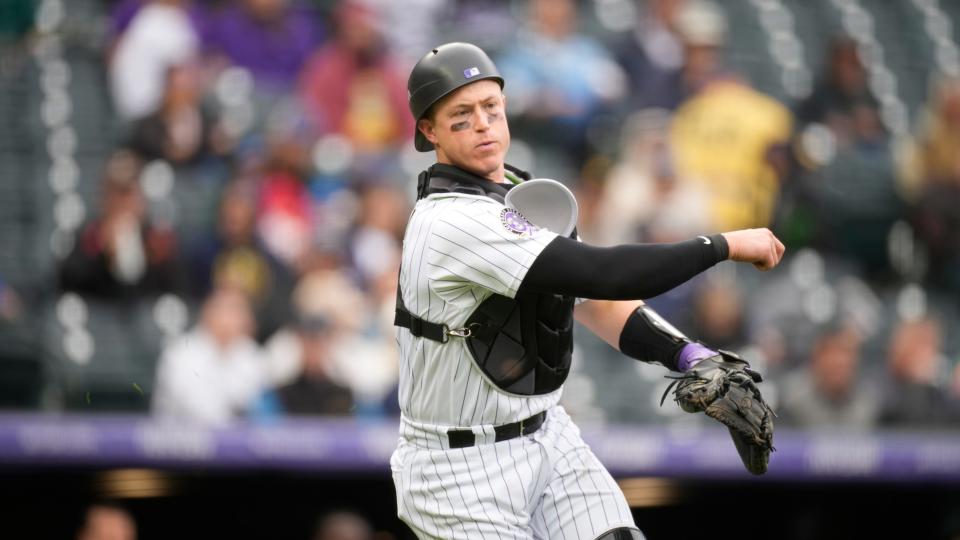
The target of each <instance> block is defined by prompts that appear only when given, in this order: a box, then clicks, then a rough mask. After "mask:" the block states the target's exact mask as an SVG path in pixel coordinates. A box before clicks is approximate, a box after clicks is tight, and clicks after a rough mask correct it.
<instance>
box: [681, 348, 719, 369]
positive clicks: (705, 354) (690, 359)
mask: <svg viewBox="0 0 960 540" xmlns="http://www.w3.org/2000/svg"><path fill="white" fill-rule="evenodd" d="M717 354H718V353H717V351H714V350H711V349H708V348H706V347H704V346H703V345H701V344H699V343H687V344H686V345H684V346H683V348H682V349H680V355H679V356H678V357H677V367H679V368H680V371H689V370H690V368H692V367H693V366H695V365H697V364H699V363H700V361H701V360H705V359H707V358H710V357H711V356H716V355H717Z"/></svg>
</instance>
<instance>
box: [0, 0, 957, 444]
mask: <svg viewBox="0 0 960 540" xmlns="http://www.w3.org/2000/svg"><path fill="white" fill-rule="evenodd" d="M408 4H411V3H407V2H389V1H386V0H382V1H376V0H339V1H337V0H325V1H324V0H315V1H312V2H308V1H298V0H236V1H225V0H192V1H191V0H116V1H113V2H104V13H106V14H107V15H108V17H109V30H108V31H107V32H105V34H106V35H105V36H104V43H103V46H102V53H103V56H102V66H103V73H104V79H105V81H106V84H105V85H104V86H105V89H106V90H107V91H108V95H109V99H110V103H111V106H112V108H113V111H114V113H115V114H116V115H117V117H118V118H121V119H122V123H121V129H120V130H118V132H117V133H116V134H115V138H116V141H117V142H116V145H115V150H114V151H112V152H111V153H110V155H109V156H107V157H106V158H105V159H104V161H103V163H102V164H101V165H100V166H99V168H98V170H99V171H100V175H99V178H93V177H89V178H86V177H85V178H83V179H82V180H81V181H82V182H86V183H98V185H99V187H98V189H97V190H96V191H97V193H98V194H99V195H98V196H99V200H98V201H97V202H96V203H95V204H94V205H92V209H91V211H90V212H88V218H87V219H86V220H84V222H83V223H80V224H78V225H77V226H76V228H75V230H74V231H72V233H71V234H72V236H73V238H72V241H70V242H69V243H68V244H67V246H68V249H65V250H63V253H62V254H60V255H58V261H57V268H58V271H57V274H58V275H57V279H58V283H56V284H50V285H49V286H50V287H51V288H53V287H57V288H58V290H59V291H60V292H70V293H75V294H76V295H78V297H79V298H82V299H84V300H85V301H87V302H91V303H97V304H114V305H123V304H126V303H130V302H137V301H140V300H143V299H155V298H160V297H162V298H167V299H170V298H173V299H175V300H176V302H178V303H180V304H182V305H183V306H185V309H186V310H187V312H188V313H189V320H190V321H191V324H190V327H189V328H181V329H179V330H176V329H174V331H170V332H169V333H168V334H165V336H164V340H163V341H162V343H161V347H160V348H159V350H158V355H157V357H156V358H155V371H154V373H155V375H154V377H153V381H152V383H150V384H146V383H144V386H145V387H146V388H147V397H148V398H149V408H150V410H151V412H152V413H153V414H155V415H157V416H160V417H165V418H175V419H181V420H193V421H197V422H202V423H206V424H210V425H219V424H223V423H226V422H229V421H232V420H235V419H238V418H252V419H255V420H257V421H270V420H271V419H275V418H278V417H282V416H284V415H294V414H314V415H353V416H364V417H378V416H384V415H394V414H397V413H398V411H397V404H396V394H395V391H396V381H397V376H398V374H397V362H398V358H397V357H398V351H397V349H396V346H395V340H394V328H393V326H392V318H393V307H394V302H395V294H396V279H397V273H398V269H399V258H400V250H401V244H400V242H401V239H402V235H403V231H404V226H405V223H406V219H407V215H408V212H409V211H410V209H411V208H412V203H413V200H412V197H413V195H414V193H413V191H414V190H413V187H412V186H413V183H414V182H415V178H416V174H417V172H418V171H419V170H421V169H422V168H424V167H426V166H428V165H429V164H430V163H431V161H430V160H431V158H432V155H418V154H417V153H416V152H414V151H413V148H412V142H411V139H412V135H413V130H414V126H413V122H412V119H411V118H410V114H409V111H408V109H407V103H406V93H405V84H406V76H407V74H408V73H409V70H410V68H411V67H412V65H413V64H414V63H415V62H416V60H417V59H418V57H419V56H420V55H422V54H423V53H424V52H425V51H426V50H428V49H429V47H430V46H431V45H435V44H439V43H442V42H444V41H450V40H464V41H473V42H476V43H478V44H479V45H481V46H483V47H485V48H487V49H488V50H489V51H490V52H491V53H492V56H493V57H494V59H495V61H496V63H497V65H498V66H499V69H500V70H501V72H502V74H503V75H504V78H505V79H506V87H505V94H506V95H507V99H508V102H507V103H508V109H509V110H508V113H509V119H510V128H511V133H512V136H513V139H514V142H513V148H512V150H511V154H510V155H509V156H508V161H510V162H512V163H513V164H515V165H517V166H520V167H522V168H530V169H531V170H532V172H533V173H534V176H539V177H552V178H556V179H558V180H560V181H562V182H564V183H565V184H567V185H568V186H570V187H571V188H572V189H573V190H574V191H575V192H576V194H577V197H578V200H579V203H580V216H581V221H580V224H579V231H580V234H581V236H582V237H583V239H584V240H585V241H588V242H591V243H596V244H601V245H611V244H616V243H623V242H670V241H676V240H681V239H686V238H689V237H691V236H695V235H698V234H708V233H711V232H717V231H727V230H733V229H740V228H750V227H771V228H772V229H774V231H775V232H776V233H777V234H778V235H779V236H780V237H781V238H782V239H783V240H784V242H785V243H786V245H787V250H788V256H787V258H786V259H785V260H784V263H783V265H782V267H781V268H780V269H778V270H776V271H774V272H771V273H769V274H764V275H760V274H758V273H756V272H748V271H746V270H744V269H733V268H731V266H732V265H721V266H720V267H718V268H716V269H715V270H712V271H711V272H709V273H707V274H705V275H703V276H700V277H698V278H696V279H694V280H692V281H691V282H690V283H688V284H686V285H684V286H682V287H680V288H678V289H676V290H675V291H672V292H670V293H668V294H665V295H663V296H661V297H658V298H655V299H652V300H651V302H650V303H651V304H652V305H653V306H654V307H655V308H656V309H657V310H658V311H660V313H662V314H663V315H664V316H665V317H666V318H667V319H669V320H671V321H673V322H674V323H675V324H676V325H677V326H678V327H679V328H681V329H683V330H685V331H686V332H687V333H688V334H689V335H691V336H693V337H695V338H697V339H700V340H702V341H704V342H705V343H706V344H708V345H710V346H713V347H722V348H727V349H732V350H737V351H740V352H742V353H743V354H744V355H745V356H747V357H748V359H750V360H752V361H753V362H755V363H757V364H758V366H759V368H760V369H761V371H764V372H765V373H767V374H768V381H769V385H768V388H769V390H768V392H769V393H771V394H772V397H771V400H772V401H774V402H775V404H776V410H777V412H778V415H779V416H780V418H781V420H780V425H794V426H801V427H807V426H811V427H814V426H844V427H852V428H862V429H871V428H874V427H877V426H901V427H938V426H939V427H943V426H949V425H951V423H952V425H957V424H956V423H957V422H958V421H960V366H958V359H960V343H957V342H956V340H954V339H952V335H953V334H956V333H957V332H956V330H957V326H956V325H957V321H958V314H957V311H958V309H960V302H958V299H960V80H958V79H955V78H949V77H941V78H937V79H936V81H935V83H933V84H932V85H931V88H932V90H931V93H930V98H929V101H928V103H927V104H926V106H925V107H924V109H923V111H922V113H921V114H920V115H919V116H918V121H917V122H916V123H915V124H916V125H915V129H913V131H912V133H911V134H908V136H903V135H901V134H895V133H893V132H892V131H891V130H890V129H889V126H888V125H887V123H886V122H885V120H884V117H883V115H882V114H881V103H880V100H879V97H878V96H875V95H874V94H873V92H872V90H871V85H870V84H869V77H868V72H867V69H866V65H865V62H864V61H863V59H862V58H861V52H862V51H861V50H860V48H859V47H858V46H857V43H856V41H854V40H853V39H851V38H849V37H846V36H842V35H838V36H836V39H835V40H834V41H833V42H832V44H831V45H830V46H829V48H828V49H827V55H826V57H825V58H823V59H822V67H821V68H820V69H819V75H818V76H817V77H816V80H815V83H814V85H813V88H812V90H811V92H809V94H808V95H806V96H805V97H802V98H801V99H799V100H797V101H791V102H785V101H783V98H782V97H777V96H772V95H767V94H765V93H763V92H761V91H760V90H758V89H757V88H755V87H754V86H753V85H752V84H751V81H750V80H749V77H747V76H746V75H745V74H744V73H742V72H740V71H738V70H737V69H736V67H735V66H733V65H730V62H729V58H728V55H727V54H726V48H725V47H726V44H727V43H728V40H729V38H730V36H731V33H732V32H733V31H734V30H735V23H736V21H733V20H731V19H729V18H728V17H727V15H726V13H725V12H724V8H723V4H720V3H711V2H707V1H705V0H646V1H642V2H635V3H631V5H632V6H633V8H634V9H633V10H632V13H631V15H630V16H631V17H633V18H634V19H635V20H634V21H633V22H632V24H629V25H623V26H624V27H625V29H623V30H619V31H614V30H611V29H609V28H605V27H604V26H603V25H599V24H597V21H596V20H595V19H594V18H593V17H592V12H591V9H590V7H591V6H593V3H591V2H577V1H575V0H529V1H514V2H490V1H484V0H460V1H457V2H443V1H440V0H417V1H416V2H413V3H412V4H415V6H414V5H408ZM68 9H69V8H68ZM24 39H27V38H24ZM758 46H759V45H758ZM905 83H907V84H908V82H905ZM79 136H80V137H83V136H84V134H83V133H80V134H79ZM180 304H178V305H180ZM24 309H29V307H28V306H27V307H25V306H22V305H18V304H17V301H16V291H15V287H12V286H11V287H8V286H6V285H5V284H4V283H3V282H2V281H0V317H10V316H11V315H8V313H9V312H15V311H16V310H24ZM0 324H2V323H0ZM584 334H585V331H583V330H581V331H580V332H579V333H578V340H583V339H584V338H583V336H584ZM581 350H582V351H583V352H582V354H581V356H582V357H581V358H580V359H579V360H578V370H579V371H578V372H577V373H575V374H574V377H579V380H580V381H586V383H587V384H588V385H590V384H592V385H593V386H594V387H597V388H605V385H606V384H608V382H609V383H610V384H611V385H612V384H613V383H612V381H609V380H608V379H606V378H607V377H610V376H611V374H612V373H624V370H632V371H631V376H632V377H634V378H635V382H631V383H630V384H631V385H633V387H632V388H631V389H630V390H624V391H623V392H620V393H618V392H616V391H610V392H603V393H602V394H603V396H600V397H598V398H597V399H596V400H595V402H592V403H586V404H585V403H584V402H583V399H581V398H582V397H583V396H578V395H577V392H578V391H579V390H577V389H580V388H582V385H580V384H578V385H576V389H571V388H568V392H567V393H568V396H567V399H568V400H569V401H570V402H571V403H570V405H569V408H570V409H571V411H572V412H573V413H574V414H577V413H578V412H583V414H585V415H586V414H587V410H588V409H591V408H593V409H599V410H600V415H599V418H605V419H607V420H613V421H638V420H642V419H644V418H647V419H649V420H650V421H672V417H671V416H670V414H668V413H662V414H661V413H660V412H657V411H653V410H652V408H651V407H650V406H649V405H647V403H652V402H653V400H652V399H650V400H646V399H645V400H637V399H636V392H638V391H639V390H638V389H637V386H638V385H641V384H646V383H649V386H650V388H649V390H650V391H651V392H652V391H653V387H654V386H656V384H657V381H660V380H662V379H661V378H662V376H663V374H664V373H663V372H662V370H659V371H657V372H656V374H655V377H651V376H650V375H649V373H650V372H649V371H646V370H645V368H643V367H638V364H636V363H634V362H632V361H630V360H627V359H625V358H623V357H619V355H617V353H615V352H614V351H612V350H610V349H609V348H604V347H598V346H596V345H595V344H591V343H586V344H584V345H583V346H582V347H581ZM613 362H616V363H618V366H617V367H610V366H612V365H613ZM654 379H656V380H654ZM624 380H628V381H633V379H630V378H629V377H628V378H626V379H624ZM664 384H665V383H664ZM138 388H139V387H138ZM657 396H659V392H657ZM87 399H88V401H89V394H88V395H87ZM617 400H619V401H617ZM646 409H651V410H646ZM657 415H660V416H657Z"/></svg>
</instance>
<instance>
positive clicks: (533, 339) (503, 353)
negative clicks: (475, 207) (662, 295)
mask: <svg viewBox="0 0 960 540" xmlns="http://www.w3.org/2000/svg"><path fill="white" fill-rule="evenodd" d="M507 168H508V169H509V170H510V171H511V172H512V173H514V174H515V175H517V176H519V177H520V178H522V179H524V180H529V179H530V175H529V174H527V173H526V172H524V171H521V170H519V169H515V168H513V167H511V166H509V165H507ZM509 189H510V186H504V185H501V184H497V183H495V182H491V181H490V180H487V179H485V178H481V177H479V176H476V175H474V174H471V173H469V172H466V171H464V170H462V169H459V168H456V167H452V166H450V165H444V164H440V163H438V164H435V165H433V166H432V167H430V168H429V169H427V170H426V171H424V172H422V173H420V177H419V179H418V184H417V198H418V199H420V198H424V197H426V196H428V195H430V194H433V193H450V192H455V193H468V194H471V195H483V196H487V197H490V198H491V199H493V200H495V201H497V202H500V203H503V197H504V196H505V195H506V193H507V192H508V190H509ZM573 234H574V235H576V232H574V233H573ZM573 307H574V298H572V297H568V296H562V295H556V294H540V293H534V292H527V291H523V290H521V291H519V292H518V293H517V296H516V298H508V297H506V296H502V295H499V294H494V295H492V296H491V297H490V298H487V299H486V300H484V301H483V302H482V303H481V304H480V305H479V306H477V308H476V309H475V310H474V312H473V313H472V314H471V315H470V317H469V318H468V319H467V324H466V326H465V327H464V328H460V329H451V328H449V327H448V326H447V325H446V324H443V323H436V322H430V321H426V320H423V319H420V318H419V317H417V316H415V315H413V314H412V313H410V312H409V311H408V310H407V309H406V306H404V304H403V298H401V295H400V290H399V287H398V289H397V309H396V317H395V318H394V324H395V325H397V326H401V327H404V328H407V329H408V330H410V332H411V333H413V335H415V336H418V337H425V338H427V339H431V340H434V341H439V342H441V343H446V342H447V341H449V340H450V339H460V338H462V339H465V340H466V344H467V349H468V350H469V351H470V355H471V356H472V357H473V361H474V363H475V364H476V365H477V367H478V368H480V370H481V371H482V372H483V373H484V375H486V377H487V378H488V379H489V380H490V382H492V383H493V384H494V385H496V386H497V387H498V388H500V389H501V390H503V391H505V392H510V393H512V394H519V395H541V394H548V393H550V392H553V391H554V390H556V389H558V388H560V386H561V385H562V384H563V382H564V381H565V380H566V378H567V375H568V374H569V372H570V361H571V359H572V358H573Z"/></svg>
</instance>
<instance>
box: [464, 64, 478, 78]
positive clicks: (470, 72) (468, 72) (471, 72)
mask: <svg viewBox="0 0 960 540" xmlns="http://www.w3.org/2000/svg"><path fill="white" fill-rule="evenodd" d="M479 74H480V68H478V67H476V66H474V67H472V68H468V69H465V70H463V78H464V79H469V78H470V77H476V76H477V75H479Z"/></svg>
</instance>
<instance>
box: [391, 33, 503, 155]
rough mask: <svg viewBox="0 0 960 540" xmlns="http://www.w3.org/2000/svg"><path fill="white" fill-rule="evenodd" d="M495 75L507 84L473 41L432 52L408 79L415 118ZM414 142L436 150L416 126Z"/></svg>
mask: <svg viewBox="0 0 960 540" xmlns="http://www.w3.org/2000/svg"><path fill="white" fill-rule="evenodd" d="M484 79H493V80H495V81H497V84H499V85H500V88H503V77H501V76H500V72H499V71H497V66H495V65H494V64H493V60H491V59H490V57H489V56H487V53H485V52H483V49H481V48H480V47H477V46H476V45H473V44H470V43H447V44H445V45H440V46H439V47H437V48H436V49H433V50H432V51H430V52H428V53H427V54H426V55H425V56H424V57H423V58H421V59H420V61H419V62H417V65H415V66H413V71H411V72H410V79H409V80H408V81H407V95H408V96H409V99H410V112H411V113H413V119H414V121H415V122H419V121H420V119H421V118H423V115H424V114H426V113H427V111H428V110H430V107H432V106H433V104H434V103H436V102H438V101H440V100H441V99H442V98H443V97H444V96H446V95H447V94H449V93H451V92H453V91H454V90H456V89H457V88H460V87H461V86H466V85H468V84H470V83H473V82H477V81H481V80H484ZM413 142H414V146H416V148H417V150H419V151H421V152H428V151H430V150H433V143H431V142H430V141H428V140H427V138H426V137H424V136H423V134H422V133H420V130H419V129H417V128H416V127H415V128H414V140H413Z"/></svg>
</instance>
